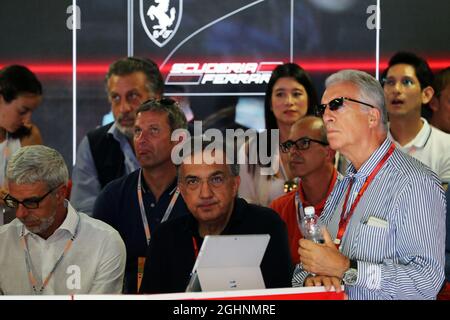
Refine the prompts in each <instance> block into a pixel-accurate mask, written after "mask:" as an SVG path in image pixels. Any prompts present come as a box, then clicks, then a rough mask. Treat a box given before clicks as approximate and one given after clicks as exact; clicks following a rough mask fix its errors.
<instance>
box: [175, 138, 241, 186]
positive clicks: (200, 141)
mask: <svg viewBox="0 0 450 320" xmlns="http://www.w3.org/2000/svg"><path fill="white" fill-rule="evenodd" d="M210 143H216V141H213V142H211V141H207V140H205V139H204V137H203V136H194V137H191V138H189V139H188V140H186V141H185V142H184V144H189V145H190V148H189V152H187V153H183V155H182V156H181V157H182V159H183V160H184V159H185V158H187V157H191V156H193V155H194V154H196V153H197V152H198V151H201V152H204V151H205V149H206V147H207V146H208V145H209V144H210ZM217 143H218V144H219V145H220V149H219V151H222V152H223V155H224V156H225V157H224V161H225V163H227V162H230V163H227V164H228V167H229V168H230V173H231V175H232V176H233V177H237V176H239V168H240V166H239V164H238V163H237V159H236V158H237V157H236V154H234V150H235V148H234V146H233V148H229V150H233V153H232V154H230V152H229V151H228V150H227V147H226V143H225V141H218V142H217ZM196 145H201V149H200V150H196V148H195V147H194V146H196ZM183 150H185V149H184V148H183ZM215 150H218V149H215ZM182 165H183V161H182V162H181V163H180V164H179V165H177V166H176V167H177V175H178V179H180V167H181V166H182Z"/></svg>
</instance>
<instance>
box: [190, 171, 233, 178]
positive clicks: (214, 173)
mask: <svg viewBox="0 0 450 320" xmlns="http://www.w3.org/2000/svg"><path fill="white" fill-rule="evenodd" d="M219 174H222V175H223V174H225V172H223V171H222V170H217V171H214V172H213V173H211V174H210V175H209V176H208V177H207V178H210V177H214V176H217V175H219ZM184 178H185V179H189V178H191V179H192V178H196V179H200V177H199V176H194V175H187V176H186V177H184Z"/></svg>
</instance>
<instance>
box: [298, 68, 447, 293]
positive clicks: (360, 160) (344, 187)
mask: <svg viewBox="0 0 450 320" xmlns="http://www.w3.org/2000/svg"><path fill="white" fill-rule="evenodd" d="M322 102H323V103H324V104H322V105H321V106H319V107H318V111H319V113H320V114H322V115H323V119H324V121H325V124H326V128H327V137H328V141H329V143H330V146H331V148H333V149H335V150H337V151H339V152H341V153H342V154H343V155H344V156H345V157H346V158H347V159H348V160H349V161H350V165H349V167H348V169H347V172H346V176H345V178H344V179H343V180H342V181H338V182H337V183H336V186H335V187H334V189H333V191H332V193H331V195H330V197H329V198H328V200H327V203H326V204H325V208H324V211H323V213H322V215H321V216H320V220H321V221H322V222H323V223H324V224H325V225H326V226H327V228H326V229H323V231H324V238H325V244H315V243H313V242H311V241H309V240H305V239H301V240H300V241H299V254H300V261H301V263H300V264H299V265H297V267H296V271H295V273H294V277H293V285H294V286H301V285H305V286H313V285H324V286H325V287H326V289H327V290H330V289H331V287H334V288H335V289H336V290H338V291H340V290H341V286H340V285H341V281H343V282H344V284H345V292H346V294H347V295H348V297H349V299H435V298H436V295H437V293H438V291H439V289H440V287H441V286H442V283H443V280H444V243H445V199H444V192H443V189H442V187H441V185H440V180H439V178H438V177H437V175H436V174H435V173H434V172H432V171H431V170H430V169H429V168H428V167H426V166H424V165H423V164H422V163H421V162H419V161H418V160H416V159H414V158H412V157H411V156H409V155H407V154H404V153H402V152H401V151H399V150H398V149H396V148H395V146H394V145H393V143H392V142H391V141H390V140H389V139H387V117H386V108H385V102H384V93H383V89H382V88H381V86H380V84H379V83H378V82H377V81H376V79H374V78H373V77H372V76H370V75H368V74H367V73H364V72H361V71H356V70H343V71H340V72H338V73H336V74H333V75H331V76H330V77H329V78H328V79H327V80H326V90H325V93H324V95H323V98H322ZM332 239H334V240H332Z"/></svg>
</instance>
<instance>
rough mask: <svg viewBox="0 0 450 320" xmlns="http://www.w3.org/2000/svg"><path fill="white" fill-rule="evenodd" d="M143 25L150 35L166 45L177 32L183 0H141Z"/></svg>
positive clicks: (140, 10) (158, 43)
mask: <svg viewBox="0 0 450 320" xmlns="http://www.w3.org/2000/svg"><path fill="white" fill-rule="evenodd" d="M139 1H140V7H139V12H140V16H141V22H142V26H143V27H144V30H145V32H146V33H147V35H148V37H149V38H150V39H151V40H152V41H153V42H154V43H155V44H156V45H157V46H159V47H161V48H162V47H164V46H165V45H166V44H167V43H168V42H169V41H170V39H172V37H173V36H174V35H175V33H176V32H177V29H178V26H179V25H180V21H181V16H182V13H183V0H139Z"/></svg>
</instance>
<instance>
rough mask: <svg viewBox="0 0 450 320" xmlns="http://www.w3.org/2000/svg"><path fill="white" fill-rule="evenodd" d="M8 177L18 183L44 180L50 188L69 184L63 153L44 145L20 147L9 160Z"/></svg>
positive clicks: (32, 182)
mask: <svg viewBox="0 0 450 320" xmlns="http://www.w3.org/2000/svg"><path fill="white" fill-rule="evenodd" d="M6 175H7V179H8V181H10V182H13V183H16V184H34V183H38V182H44V183H46V184H47V186H48V188H49V189H53V188H56V187H58V186H59V185H61V184H63V183H64V184H67V182H68V180H69V171H68V170H67V165H66V163H65V161H64V158H63V157H62V155H61V154H60V153H59V152H58V151H56V150H54V149H52V148H49V147H46V146H42V145H35V146H26V147H22V148H20V149H19V150H18V151H17V152H15V153H14V155H13V156H12V157H11V159H10V160H9V162H8V167H7V171H6Z"/></svg>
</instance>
